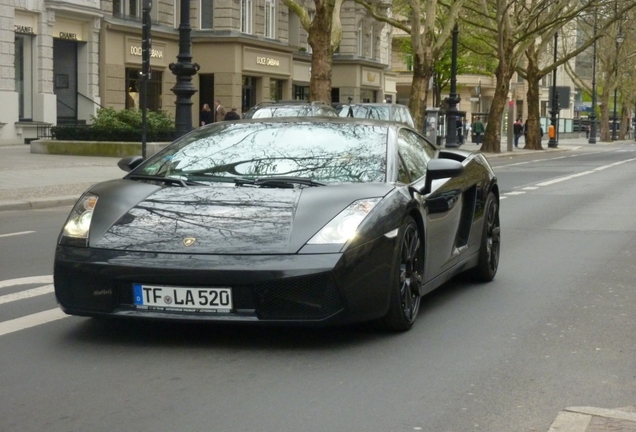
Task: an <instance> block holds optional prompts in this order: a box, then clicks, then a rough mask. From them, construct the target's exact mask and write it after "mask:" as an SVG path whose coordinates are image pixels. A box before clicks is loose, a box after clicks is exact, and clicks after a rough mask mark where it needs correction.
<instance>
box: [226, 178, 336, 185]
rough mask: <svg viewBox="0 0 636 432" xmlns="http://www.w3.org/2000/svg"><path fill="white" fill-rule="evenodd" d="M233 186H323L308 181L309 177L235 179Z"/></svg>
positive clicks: (310, 180)
mask: <svg viewBox="0 0 636 432" xmlns="http://www.w3.org/2000/svg"><path fill="white" fill-rule="evenodd" d="M234 184H236V185H237V186H243V185H254V186H269V187H294V186H293V185H295V184H299V185H303V186H325V184H324V183H320V182H317V181H314V180H312V179H310V178H309V177H286V176H279V177H261V178H257V179H248V178H240V177H237V178H235V179H234Z"/></svg>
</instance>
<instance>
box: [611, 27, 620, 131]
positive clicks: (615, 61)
mask: <svg viewBox="0 0 636 432" xmlns="http://www.w3.org/2000/svg"><path fill="white" fill-rule="evenodd" d="M622 43H623V29H622V28H619V29H618V35H617V36H616V58H615V59H614V78H615V79H616V85H615V86H614V117H613V119H612V141H616V140H617V139H618V130H617V129H618V127H617V126H618V112H617V111H616V100H617V99H618V50H619V48H620V46H621V44H622Z"/></svg>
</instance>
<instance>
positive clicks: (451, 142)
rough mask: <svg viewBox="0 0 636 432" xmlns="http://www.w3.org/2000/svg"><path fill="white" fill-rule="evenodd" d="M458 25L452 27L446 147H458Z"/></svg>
mask: <svg viewBox="0 0 636 432" xmlns="http://www.w3.org/2000/svg"><path fill="white" fill-rule="evenodd" d="M458 36H459V27H458V25H457V24H455V27H453V45H452V52H451V82H450V94H449V95H448V98H447V99H446V101H447V102H448V110H447V111H446V147H459V143H458V142H457V104H458V103H459V102H460V101H461V99H460V98H459V95H458V94H457V41H458Z"/></svg>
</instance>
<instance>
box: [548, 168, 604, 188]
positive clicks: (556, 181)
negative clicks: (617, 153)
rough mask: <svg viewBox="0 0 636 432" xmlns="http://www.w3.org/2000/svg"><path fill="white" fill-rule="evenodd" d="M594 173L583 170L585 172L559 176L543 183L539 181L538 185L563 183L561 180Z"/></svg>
mask: <svg viewBox="0 0 636 432" xmlns="http://www.w3.org/2000/svg"><path fill="white" fill-rule="evenodd" d="M593 173H594V171H583V172H580V173H576V174H572V175H569V176H565V177H559V178H556V179H553V180H548V181H546V182H543V183H537V186H550V185H553V184H556V183H561V182H563V181H566V180H572V179H573V178H577V177H581V176H584V175H588V174H593Z"/></svg>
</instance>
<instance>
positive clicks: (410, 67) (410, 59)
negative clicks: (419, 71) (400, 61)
mask: <svg viewBox="0 0 636 432" xmlns="http://www.w3.org/2000/svg"><path fill="white" fill-rule="evenodd" d="M406 70H407V71H409V72H413V54H407V55H406Z"/></svg>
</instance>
